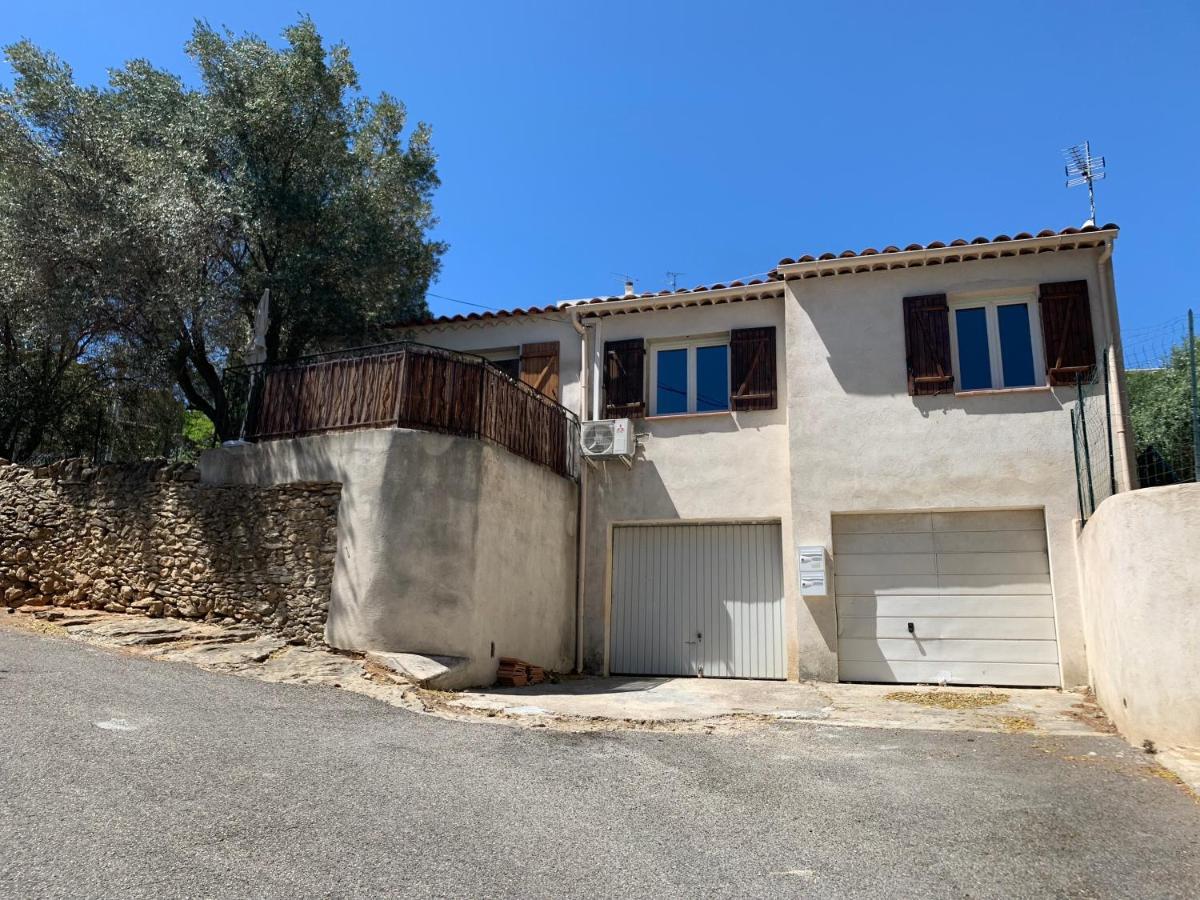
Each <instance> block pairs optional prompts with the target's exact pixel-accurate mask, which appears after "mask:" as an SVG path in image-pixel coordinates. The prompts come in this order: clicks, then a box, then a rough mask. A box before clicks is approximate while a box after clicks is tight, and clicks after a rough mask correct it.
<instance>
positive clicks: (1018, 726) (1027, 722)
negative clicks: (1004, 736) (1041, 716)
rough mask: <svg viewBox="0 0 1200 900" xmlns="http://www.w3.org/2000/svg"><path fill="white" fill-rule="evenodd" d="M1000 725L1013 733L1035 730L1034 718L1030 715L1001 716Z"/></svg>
mask: <svg viewBox="0 0 1200 900" xmlns="http://www.w3.org/2000/svg"><path fill="white" fill-rule="evenodd" d="M999 721H1000V725H1001V726H1002V727H1003V728H1004V730H1005V731H1007V732H1009V733H1011V734H1020V733H1021V732H1023V731H1033V728H1034V724H1033V719H1031V718H1029V717H1028V716H1001V717H1000V719H999Z"/></svg>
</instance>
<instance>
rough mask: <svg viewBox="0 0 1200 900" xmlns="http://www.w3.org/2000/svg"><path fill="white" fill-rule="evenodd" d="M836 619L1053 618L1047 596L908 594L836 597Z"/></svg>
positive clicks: (1052, 601)
mask: <svg viewBox="0 0 1200 900" xmlns="http://www.w3.org/2000/svg"><path fill="white" fill-rule="evenodd" d="M837 604H838V617H839V618H841V617H842V616H846V617H867V616H876V615H878V616H896V617H899V616H905V617H910V616H920V615H925V616H958V617H967V616H997V615H1011V616H1019V617H1025V618H1046V619H1053V618H1054V600H1053V598H1052V597H1051V596H1050V595H1049V594H992V595H978V594H975V595H972V594H909V595H882V596H878V597H843V596H841V595H839V596H838V599H837Z"/></svg>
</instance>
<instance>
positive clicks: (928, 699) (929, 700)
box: [883, 691, 1011, 709]
mask: <svg viewBox="0 0 1200 900" xmlns="http://www.w3.org/2000/svg"><path fill="white" fill-rule="evenodd" d="M883 699H884V700H892V701H895V702H897V703H913V704H916V705H917V706H930V707H935V708H937V709H982V708H984V707H985V706H999V705H1000V704H1002V703H1007V702H1008V701H1009V700H1010V699H1011V697H1010V695H1008V694H1001V693H1000V692H998V691H979V692H977V693H975V692H972V693H967V692H965V691H964V692H962V693H960V692H958V691H892V693H890V694H884V695H883Z"/></svg>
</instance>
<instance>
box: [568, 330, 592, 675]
mask: <svg viewBox="0 0 1200 900" xmlns="http://www.w3.org/2000/svg"><path fill="white" fill-rule="evenodd" d="M571 327H572V328H574V329H575V331H576V333H577V334H578V335H579V421H580V422H581V423H583V422H586V421H587V420H588V411H589V404H588V393H589V390H590V388H591V381H592V379H591V369H592V363H591V357H590V356H589V355H588V354H589V342H588V329H587V328H585V327H584V326H583V324H582V323H581V322H580V321H579V310H572V312H571ZM587 495H588V464H587V462H586V461H585V460H583V458H582V454H581V456H580V461H579V495H578V499H577V500H576V505H575V535H576V542H575V671H576V672H577V673H580V674H582V673H583V586H584V575H585V573H586V563H587V513H588V508H587Z"/></svg>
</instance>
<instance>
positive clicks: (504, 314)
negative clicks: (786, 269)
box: [390, 224, 1118, 328]
mask: <svg viewBox="0 0 1200 900" xmlns="http://www.w3.org/2000/svg"><path fill="white" fill-rule="evenodd" d="M1116 230H1118V227H1117V226H1116V225H1114V224H1107V225H1103V226H1100V227H1097V226H1095V225H1085V226H1083V227H1082V228H1064V229H1062V230H1061V231H1055V230H1054V229H1053V228H1044V229H1042V230H1041V231H1039V232H1038V233H1037V237H1039V238H1047V237H1060V236H1061V237H1068V236H1071V235H1085V236H1086V235H1087V234H1089V233H1091V232H1097V231H1116ZM1033 238H1034V235H1032V234H1031V233H1030V232H1028V231H1020V232H1017V233H1016V235H1014V236H1013V237H1009V236H1008V235H1007V234H999V235H997V236H996V237H992V238H988V237H982V236H980V237H976V238H972V239H971V240H970V241H968V240H966V239H965V238H955V239H954V240H952V241H950V243H949V244H946V243H943V242H942V241H933V242H931V243H928V244H909V245H907V246H906V247H905V248H904V249H903V250H901V249H900V248H899V247H898V246H896V245H895V244H889V245H888V246H886V247H884V248H883V249H882V250H876V249H875V248H874V247H867V248H865V249H863V250H843V251H842V252H841V253H836V254H835V253H822V254H821V255H820V256H813V255H812V254H808V253H806V254H804V255H803V256H800V257H797V258H796V259H792V258H791V257H787V256H785V257H784V258H783V259H781V260H779V263H778V265H779V266H791V265H796V264H800V263H812V262H829V261H831V260H854V259H862V258H863V257H871V256H885V255H888V254H893V253H907V252H912V251H915V250H943V249H948V248H952V247H977V246H979V245H983V244H1005V243H1012V242H1014V241H1027V240H1032V239H1033ZM1085 246H1086V245H1085ZM1018 252H1025V253H1031V252H1037V251H1036V250H1033V249H1025V250H1021V251H1018V250H1016V249H1014V250H1008V251H1004V250H1003V249H1001V250H1000V251H999V252H996V253H995V255H996V256H1009V255H1015V254H1017V253H1018ZM980 255H982V256H983V257H984V258H988V257H989V256H990V254H989V253H987V252H983V251H979V250H970V251H968V252H966V253H964V254H962V255H958V256H950V257H947V259H946V261H947V262H960V261H962V260H963V259H978V258H979V257H980ZM940 263H941V260H940V259H931V260H927V261H926V263H925V264H926V265H936V264H940ZM890 265H897V263H889V262H887V261H884V260H870V261H868V260H864V262H863V263H862V264H860V265H853V264H850V265H848V266H846V267H842V266H839V267H837V268H836V270H835V272H836V273H843V272H869V271H871V270H873V269H885V268H888V267H889V266H890ZM901 265H902V263H901ZM788 277H795V276H793V275H789V276H788ZM783 279H784V276H783V274H781V273H780V272H779V271H778V270H775V269H773V270H772V271H771V272H770V273H768V275H767V277H766V278H765V279H763V278H752V279H750V280H749V281H745V282H743V281H730V282H728V283H725V282H718V283H716V284H711V285H704V284H700V285H696V287H693V288H677V289H676V290H673V291H668V290H663V291H657V292H654V291H648V292H645V293H641V294H635V295H634V296H633V297H632V298H630V297H626V296H624V295H621V294H619V295H613V296H608V297H592V298H591V299H590V300H577V301H574V302H570V303H563V304H555V303H551V304H548V305H546V306H528V307H524V308H517V309H504V310H497V311H495V312H492V311H485V312H471V313H458V314H456V315H452V316H430V317H428V318H425V319H421V320H419V321H414V322H402V323H395V324H394V325H392V326H390V327H394V328H417V327H421V326H426V325H443V324H447V325H448V324H454V323H456V322H477V321H487V320H494V319H508V318H516V317H520V316H536V315H542V314H545V313H555V312H558V313H561V312H564V311H566V310H568V309H573V308H576V307H579V306H591V305H593V304H600V303H613V302H616V301H620V300H629V299H639V300H645V299H658V298H663V297H674V296H679V298H680V300H681V301H686V299H687V297H688V296H693V295H695V294H702V293H707V292H709V291H720V290H728V289H731V288H735V289H736V288H743V287H745V288H749V287H755V286H759V285H763V286H766V287H765V289H764V291H763V292H756V293H753V294H750V295H747V299H749V298H751V297H758V296H766V297H774V296H778V290H780V289H777V288H775V287H774V284H775V283H776V282H779V281H782V280H783ZM735 299H740V297H735ZM704 302H705V303H706V304H707V303H712V302H721V298H717V299H716V301H713V300H707V299H706V300H705V301H704Z"/></svg>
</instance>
